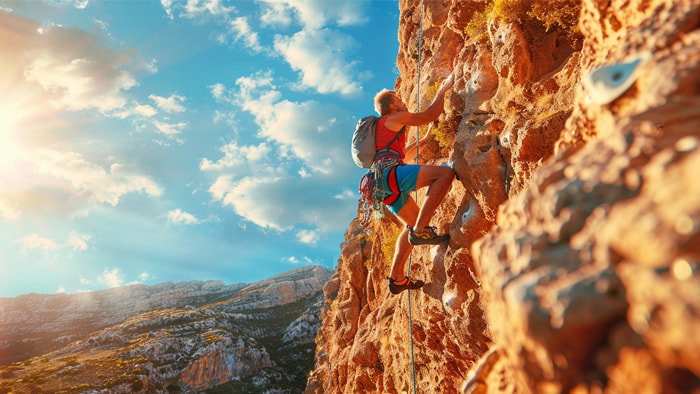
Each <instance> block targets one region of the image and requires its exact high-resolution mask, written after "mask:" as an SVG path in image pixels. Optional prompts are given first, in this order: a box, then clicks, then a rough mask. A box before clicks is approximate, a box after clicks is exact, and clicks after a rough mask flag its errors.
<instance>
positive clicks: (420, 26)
mask: <svg viewBox="0 0 700 394" xmlns="http://www.w3.org/2000/svg"><path fill="white" fill-rule="evenodd" d="M422 42H423V0H421V2H420V20H419V22H418V71H417V74H418V75H417V78H418V82H417V85H416V112H420V65H421V43H422ZM419 142H420V128H419V127H418V126H416V164H418V157H419V154H420V152H419V149H420V144H419ZM415 199H416V204H418V189H416V194H415ZM411 260H413V251H412V250H411V254H410V255H409V256H408V268H407V272H406V276H408V274H409V273H410V272H411ZM406 297H407V298H408V334H409V337H410V339H411V378H412V380H413V394H416V364H415V359H414V356H413V318H412V315H411V290H410V289H409V290H408V291H407V292H406Z"/></svg>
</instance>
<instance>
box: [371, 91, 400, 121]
mask: <svg viewBox="0 0 700 394" xmlns="http://www.w3.org/2000/svg"><path fill="white" fill-rule="evenodd" d="M394 97H396V92H394V91H393V90H386V89H382V90H381V91H380V92H379V93H377V95H376V96H374V110H375V111H377V113H378V114H379V115H381V116H384V115H386V114H388V113H390V112H391V108H389V105H390V104H394Z"/></svg>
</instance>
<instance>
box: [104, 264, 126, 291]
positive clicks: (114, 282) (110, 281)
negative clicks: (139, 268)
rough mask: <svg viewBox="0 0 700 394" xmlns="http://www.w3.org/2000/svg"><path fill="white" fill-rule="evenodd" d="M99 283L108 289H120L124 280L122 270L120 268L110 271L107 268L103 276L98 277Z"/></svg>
mask: <svg viewBox="0 0 700 394" xmlns="http://www.w3.org/2000/svg"><path fill="white" fill-rule="evenodd" d="M97 282H98V283H101V284H103V285H106V286H107V287H119V286H121V285H122V283H123V282H124V280H123V279H122V270H121V269H119V268H113V269H111V270H110V269H108V267H105V269H104V271H103V272H102V275H100V276H98V277H97Z"/></svg>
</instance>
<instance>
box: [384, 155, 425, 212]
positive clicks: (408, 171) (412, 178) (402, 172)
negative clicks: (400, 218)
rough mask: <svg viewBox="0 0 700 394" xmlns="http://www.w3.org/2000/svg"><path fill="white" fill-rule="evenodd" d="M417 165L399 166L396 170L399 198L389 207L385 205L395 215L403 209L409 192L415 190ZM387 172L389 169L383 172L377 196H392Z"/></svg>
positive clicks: (418, 167) (418, 168)
mask: <svg viewBox="0 0 700 394" xmlns="http://www.w3.org/2000/svg"><path fill="white" fill-rule="evenodd" d="M420 167H421V166H419V165H417V164H404V165H399V166H398V167H397V168H396V181H397V183H398V185H399V198H398V199H397V200H396V201H395V202H394V203H393V204H391V205H387V207H389V210H390V211H391V212H393V213H394V214H395V215H398V214H399V211H400V210H401V208H403V206H404V205H406V202H408V199H409V198H410V194H409V193H410V192H412V191H414V190H416V182H417V181H418V171H419V170H420ZM389 171H391V168H387V169H386V170H384V172H383V174H384V176H382V178H383V180H382V185H381V186H382V187H381V189H380V190H378V192H379V194H380V195H381V193H384V196H389V195H390V194H392V191H391V189H390V188H389V183H388V181H387V180H388V179H389Z"/></svg>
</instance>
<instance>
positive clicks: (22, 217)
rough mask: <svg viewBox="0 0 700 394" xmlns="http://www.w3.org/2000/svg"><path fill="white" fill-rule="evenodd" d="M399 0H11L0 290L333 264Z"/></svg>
mask: <svg viewBox="0 0 700 394" xmlns="http://www.w3.org/2000/svg"><path fill="white" fill-rule="evenodd" d="M398 14H399V11H398V2H397V1H388V0H387V1H357V0H348V1H331V0H322V1H303V0H287V1H280V0H275V1H271V0H264V1H263V0H256V1H253V0H237V1H225V0H189V1H184V0H182V1H180V0H161V1H126V0H109V1H107V0H101V1H97V0H45V1H39V0H31V1H8V0H2V1H1V2H0V91H1V92H2V95H1V97H0V245H1V247H0V267H1V268H2V275H0V297H14V296H16V295H19V294H25V293H30V292H36V293H57V292H66V293H75V292H80V291H90V290H98V289H104V288H107V287H114V286H123V285H127V284H133V283H144V284H148V285H153V284H157V283H161V282H166V281H174V282H177V281H185V280H206V279H220V280H223V281H224V282H226V283H238V282H247V283H250V282H255V281H258V280H261V279H264V278H266V277H269V276H271V275H274V274H276V273H279V272H283V271H287V270H291V269H294V268H296V267H298V266H300V265H306V264H319V265H324V266H327V267H329V268H333V267H335V265H336V261H337V259H338V258H339V257H340V243H341V242H342V241H343V235H344V232H345V230H346V229H347V227H348V224H349V223H350V221H351V220H352V219H353V218H354V217H355V216H356V214H357V211H356V209H357V200H358V198H359V195H358V193H357V183H358V181H359V179H360V177H361V176H362V174H363V171H362V170H361V169H359V168H357V167H355V165H354V164H353V162H352V160H351V158H350V156H349V141H350V138H351V134H352V130H353V129H354V125H355V122H356V121H357V119H358V118H360V117H362V116H364V115H367V114H370V113H372V112H373V108H372V97H373V96H374V94H375V93H376V92H377V91H379V90H380V89H382V88H389V89H391V88H393V86H394V82H395V80H396V77H397V76H398V74H397V69H396V63H395V61H396V55H397V51H398V41H397V30H398Z"/></svg>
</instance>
